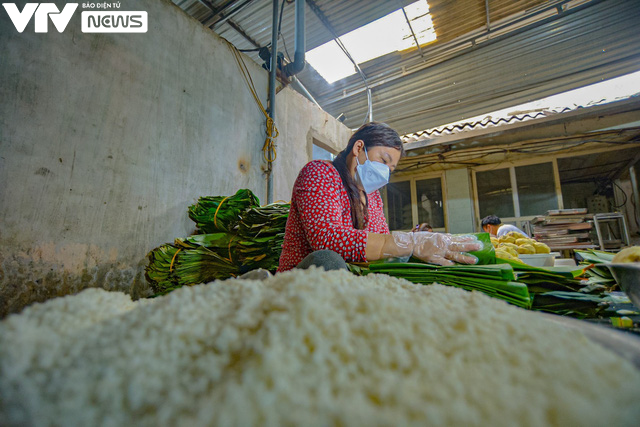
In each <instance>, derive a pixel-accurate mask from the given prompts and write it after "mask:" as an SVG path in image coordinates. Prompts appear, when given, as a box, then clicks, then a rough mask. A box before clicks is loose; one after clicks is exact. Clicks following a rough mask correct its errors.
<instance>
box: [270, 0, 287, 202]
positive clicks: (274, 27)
mask: <svg viewBox="0 0 640 427" xmlns="http://www.w3.org/2000/svg"><path fill="white" fill-rule="evenodd" d="M282 1H285V0H282ZM277 69H278V0H273V15H272V17H271V65H270V67H269V116H270V117H271V120H273V124H274V126H275V122H276V71H277ZM272 169H273V165H272V163H271V162H267V203H272V202H273V174H272V172H273V170H272Z"/></svg>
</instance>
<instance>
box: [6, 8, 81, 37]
mask: <svg viewBox="0 0 640 427" xmlns="http://www.w3.org/2000/svg"><path fill="white" fill-rule="evenodd" d="M2 6H4V8H5V10H6V11H7V14H8V15H9V18H11V21H12V22H13V25H14V26H15V27H16V30H18V32H19V33H22V32H23V31H24V29H25V28H27V24H28V23H29V21H31V17H32V16H33V14H34V13H35V15H36V20H35V21H36V22H35V27H36V33H46V32H47V30H48V27H49V25H48V24H49V18H51V22H53V25H55V26H56V29H57V30H58V32H59V33H61V32H63V31H64V29H65V28H67V25H68V24H69V21H70V20H71V17H72V16H73V12H75V11H76V9H77V8H78V3H67V4H66V5H65V6H64V8H63V9H62V12H60V11H59V10H58V7H57V6H56V5H55V4H54V3H40V4H38V3H27V4H26V5H25V6H24V8H23V9H22V12H20V11H19V10H18V6H16V4H15V3H2Z"/></svg>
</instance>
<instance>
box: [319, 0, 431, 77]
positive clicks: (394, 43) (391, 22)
mask: <svg viewBox="0 0 640 427" xmlns="http://www.w3.org/2000/svg"><path fill="white" fill-rule="evenodd" d="M405 14H406V17H405ZM407 20H408V21H409V23H410V25H411V26H409V23H408V22H407ZM412 30H413V33H412ZM414 34H415V38H414ZM416 39H417V40H418V43H419V44H420V45H423V44H425V43H429V42H432V41H434V40H435V39H436V33H435V31H434V30H433V23H432V22H431V15H429V5H428V4H427V1H426V0H419V1H417V2H415V3H411V4H410V5H408V6H406V7H405V8H404V11H403V9H398V10H396V11H395V12H392V13H390V14H388V15H386V16H383V17H382V18H380V19H378V20H376V21H373V22H371V23H369V24H367V25H364V26H362V27H360V28H358V29H355V30H353V31H351V32H349V33H347V34H345V35H343V36H341V37H340V41H341V42H342V44H343V45H344V47H345V48H346V50H347V51H348V52H349V54H350V55H351V57H352V58H353V60H354V61H355V62H356V63H358V64H361V63H363V62H366V61H370V60H372V59H374V58H378V57H380V56H383V55H386V54H388V53H391V52H396V51H400V50H405V49H409V48H412V47H417V46H416ZM306 60H307V62H308V63H309V64H310V65H311V66H312V67H313V68H315V70H316V71H317V72H318V73H319V74H320V75H321V76H322V77H323V78H324V79H325V80H326V81H327V83H333V82H335V81H337V80H340V79H343V78H345V77H347V76H350V75H352V74H355V73H356V69H355V66H354V65H353V63H352V62H351V60H349V58H348V57H347V56H346V54H345V53H344V52H343V51H342V49H340V47H339V46H338V43H337V42H336V41H335V40H332V41H330V42H328V43H325V44H323V45H321V46H318V47H317V48H315V49H312V50H310V51H309V52H307V53H306Z"/></svg>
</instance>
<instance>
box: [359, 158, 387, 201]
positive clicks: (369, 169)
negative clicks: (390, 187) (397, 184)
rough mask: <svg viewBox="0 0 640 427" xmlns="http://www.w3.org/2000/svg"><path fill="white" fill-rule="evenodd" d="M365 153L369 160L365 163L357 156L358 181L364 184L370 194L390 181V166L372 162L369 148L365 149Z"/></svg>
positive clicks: (365, 189) (363, 186)
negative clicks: (361, 162)
mask: <svg viewBox="0 0 640 427" xmlns="http://www.w3.org/2000/svg"><path fill="white" fill-rule="evenodd" d="M364 155H365V156H366V157H367V160H365V161H364V164H362V165H361V164H360V162H359V161H358V158H357V157H356V162H357V163H358V165H357V166H356V177H357V181H358V182H359V183H360V185H362V188H364V191H365V192H366V193H367V194H369V193H373V192H374V191H376V190H377V189H378V188H381V187H384V186H385V185H387V184H388V183H389V173H390V171H389V167H388V166H387V165H385V164H383V163H380V162H372V161H371V160H369V155H368V154H367V149H366V148H365V149H364Z"/></svg>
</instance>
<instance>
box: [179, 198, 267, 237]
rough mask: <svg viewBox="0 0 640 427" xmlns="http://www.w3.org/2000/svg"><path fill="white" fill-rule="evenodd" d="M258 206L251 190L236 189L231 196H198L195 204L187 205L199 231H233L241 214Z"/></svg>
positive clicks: (257, 201)
mask: <svg viewBox="0 0 640 427" xmlns="http://www.w3.org/2000/svg"><path fill="white" fill-rule="evenodd" d="M258 206H260V200H258V198H257V197H256V196H255V195H254V194H253V193H252V192H251V190H247V189H243V190H238V192H237V193H236V194H234V195H233V196H227V197H223V196H213V197H200V198H199V199H198V202H197V203H196V204H195V205H192V206H189V218H191V219H192V220H193V221H194V222H195V223H196V225H197V226H198V228H199V229H200V233H202V234H208V233H216V232H220V231H233V230H234V229H235V228H236V226H237V225H238V222H240V219H241V215H242V214H243V213H244V212H245V211H246V210H247V209H250V208H252V207H258Z"/></svg>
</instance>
